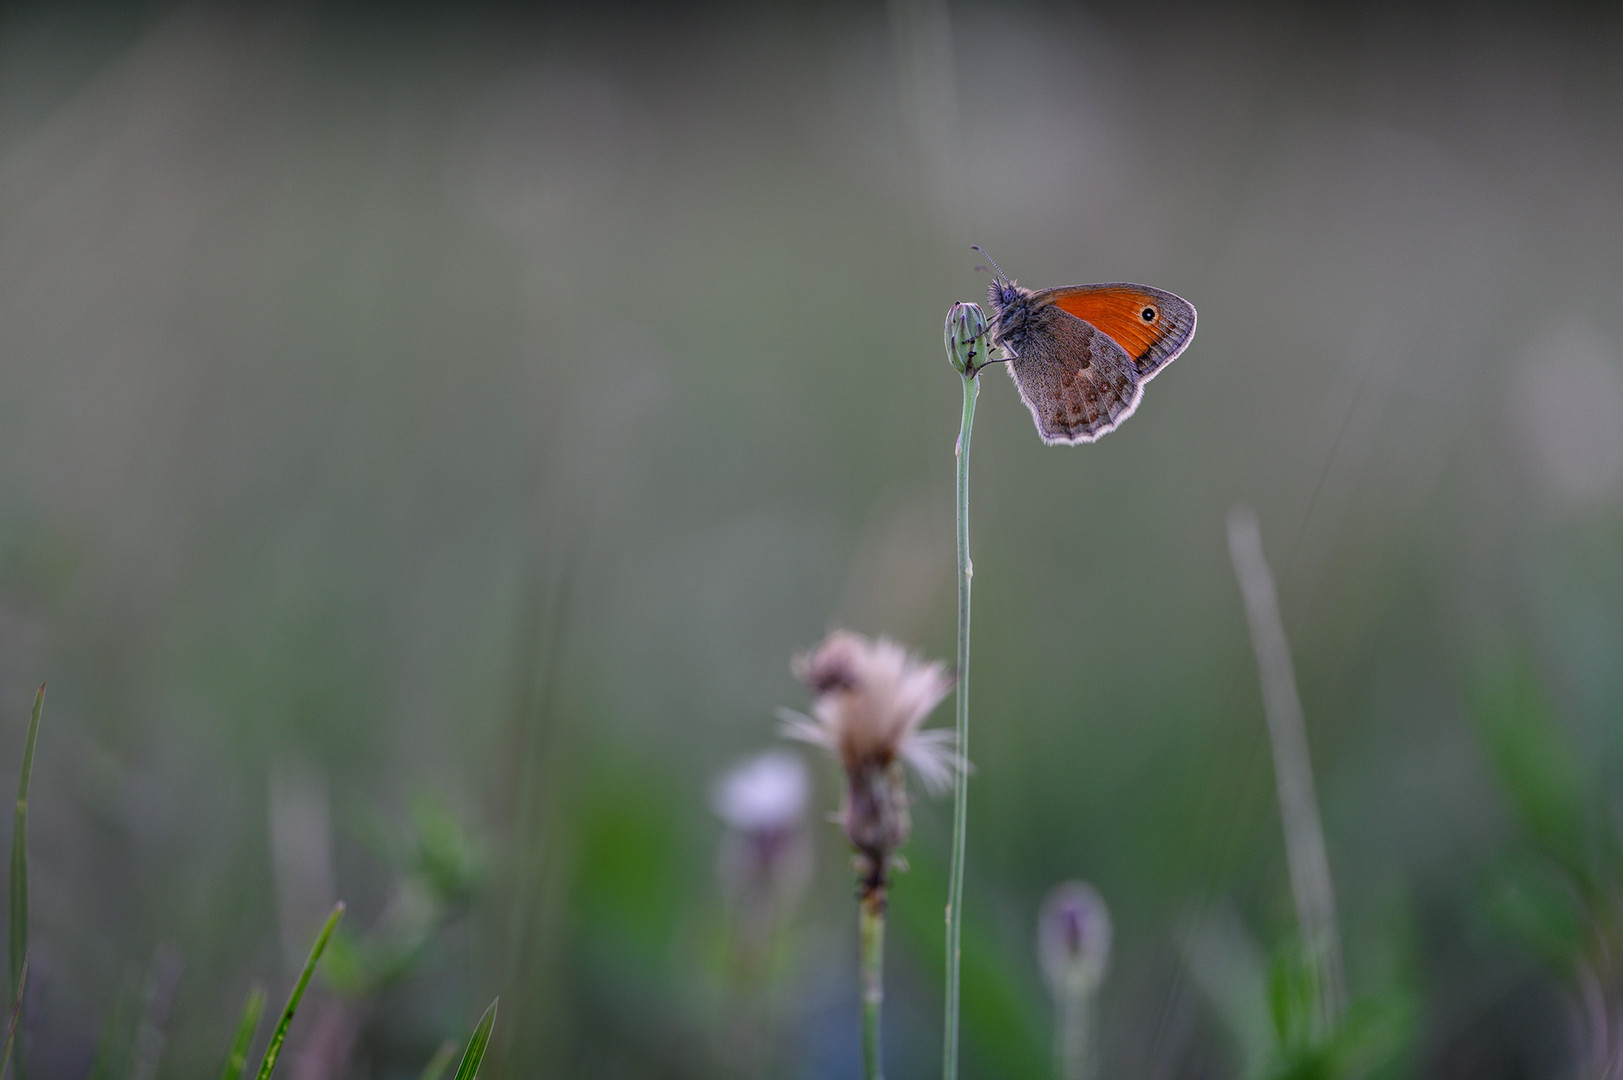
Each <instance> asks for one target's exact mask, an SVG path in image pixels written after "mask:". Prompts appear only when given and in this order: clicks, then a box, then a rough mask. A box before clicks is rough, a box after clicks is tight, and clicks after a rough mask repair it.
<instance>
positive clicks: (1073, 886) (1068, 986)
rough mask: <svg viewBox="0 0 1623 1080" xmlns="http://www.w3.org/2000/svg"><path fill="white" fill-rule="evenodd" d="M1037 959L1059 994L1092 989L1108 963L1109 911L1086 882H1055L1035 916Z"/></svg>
mask: <svg viewBox="0 0 1623 1080" xmlns="http://www.w3.org/2000/svg"><path fill="white" fill-rule="evenodd" d="M1037 959H1038V960H1039V961H1040V962H1041V963H1042V968H1043V974H1044V975H1045V976H1047V978H1048V983H1049V985H1050V986H1051V987H1052V988H1053V990H1054V992H1055V993H1056V994H1059V995H1066V996H1068V995H1071V994H1081V993H1091V992H1092V991H1093V990H1095V989H1096V988H1097V987H1098V985H1099V983H1100V981H1101V980H1102V979H1103V978H1104V976H1105V969H1106V968H1107V967H1109V965H1110V911H1109V909H1108V908H1106V907H1105V902H1104V898H1103V897H1101V896H1100V895H1099V892H1098V890H1097V889H1095V888H1094V887H1093V886H1092V885H1089V884H1087V883H1086V882H1081V881H1067V882H1065V883H1063V884H1061V885H1056V886H1055V887H1054V888H1053V890H1052V891H1051V892H1049V894H1048V899H1046V900H1045V901H1043V910H1042V914H1041V915H1039V916H1038V919H1037Z"/></svg>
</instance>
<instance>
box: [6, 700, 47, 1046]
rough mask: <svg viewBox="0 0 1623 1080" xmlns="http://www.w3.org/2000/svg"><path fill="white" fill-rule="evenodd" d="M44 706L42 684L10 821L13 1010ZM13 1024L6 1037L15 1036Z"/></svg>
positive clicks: (21, 959)
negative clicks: (30, 794)
mask: <svg viewBox="0 0 1623 1080" xmlns="http://www.w3.org/2000/svg"><path fill="white" fill-rule="evenodd" d="M44 706H45V684H44V683H40V684H39V689H38V690H37V691H35V693H34V711H33V714H32V715H31V716H30V717H29V718H28V741H27V743H25V744H24V746H23V767H22V775H21V777H19V778H18V780H17V811H16V815H15V817H13V818H12V825H11V934H10V940H11V955H10V960H11V983H10V987H11V1007H12V1012H13V1013H16V1012H17V1011H18V1009H19V1007H20V1005H21V1003H22V997H23V986H22V981H23V965H24V963H25V962H26V961H25V958H26V957H27V955H28V785H29V780H30V778H31V777H32V776H33V772H34V742H35V740H36V739H37V738H38V737H39V714H40V710H41V709H43V708H44ZM16 1034H17V1031H16V1027H15V1026H13V1028H12V1033H11V1035H10V1036H9V1037H8V1040H7V1046H8V1047H9V1046H10V1045H11V1043H12V1042H13V1041H15V1040H16ZM22 1055H23V1051H22V1046H21V1045H20V1044H19V1045H18V1046H17V1075H18V1076H19V1077H20V1076H22V1074H23V1063H22Z"/></svg>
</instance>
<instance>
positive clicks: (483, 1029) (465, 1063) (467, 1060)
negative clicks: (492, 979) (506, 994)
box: [456, 998, 501, 1080]
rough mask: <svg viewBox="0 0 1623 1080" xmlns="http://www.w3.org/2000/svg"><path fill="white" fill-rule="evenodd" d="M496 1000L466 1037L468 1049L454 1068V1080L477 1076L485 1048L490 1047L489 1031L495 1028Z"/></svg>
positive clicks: (466, 1079)
mask: <svg viewBox="0 0 1623 1080" xmlns="http://www.w3.org/2000/svg"><path fill="white" fill-rule="evenodd" d="M500 1001H501V998H497V999H496V1000H495V1001H492V1002H491V1003H490V1008H488V1009H486V1010H485V1015H483V1016H481V1017H480V1018H479V1023H478V1025H477V1026H475V1027H474V1029H473V1034H472V1035H470V1036H468V1048H467V1049H466V1050H464V1051H463V1052H462V1064H460V1065H458V1066H457V1067H456V1080H474V1077H476V1076H478V1075H479V1063H480V1062H481V1061H484V1060H485V1047H487V1046H489V1045H490V1030H491V1028H493V1027H495V1026H496V1005H497V1003H498V1002H500Z"/></svg>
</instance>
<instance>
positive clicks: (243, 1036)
mask: <svg viewBox="0 0 1623 1080" xmlns="http://www.w3.org/2000/svg"><path fill="white" fill-rule="evenodd" d="M264 1012H265V991H263V990H261V989H260V988H259V987H257V986H256V987H254V988H253V989H252V990H250V991H248V1004H247V1005H246V1006H244V1007H243V1010H242V1020H241V1021H239V1022H238V1024H237V1037H236V1038H235V1039H233V1040H231V1052H230V1053H229V1054H228V1055H227V1056H226V1059H225V1068H224V1069H222V1070H221V1071H220V1080H242V1077H243V1074H244V1073H246V1072H247V1071H248V1044H249V1043H251V1042H253V1039H254V1032H255V1031H257V1030H258V1029H259V1018H260V1016H261V1015H263V1014H264Z"/></svg>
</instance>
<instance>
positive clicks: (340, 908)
mask: <svg viewBox="0 0 1623 1080" xmlns="http://www.w3.org/2000/svg"><path fill="white" fill-rule="evenodd" d="M343 916H344V902H343V901H342V900H340V901H338V903H337V904H336V905H334V906H333V909H332V914H331V915H328V916H327V921H326V922H325V923H323V924H322V927H321V933H320V934H318V935H316V943H315V945H314V946H312V947H311V949H310V958H309V959H308V960H306V961H305V962H304V970H303V971H301V972H299V981H298V982H296V983H294V984H293V993H292V994H290V995H288V999H287V1006H286V1007H285V1008H283V1009H282V1018H281V1019H280V1020H278V1021H277V1022H276V1030H275V1031H273V1032H271V1037H270V1042H269V1043H268V1044H267V1045H266V1047H265V1057H264V1060H262V1061H261V1062H260V1063H259V1080H270V1074H271V1071H272V1070H273V1069H275V1068H276V1059H277V1057H278V1056H279V1055H280V1054H281V1052H282V1041H283V1040H284V1039H286V1038H287V1028H288V1025H289V1024H291V1023H293V1014H294V1013H295V1012H297V1011H298V1008H299V999H300V998H302V997H304V988H305V987H307V986H309V985H310V976H312V975H314V974H315V973H316V964H317V962H318V961H320V959H321V954H322V953H323V952H325V951H326V950H327V939H328V938H330V937H332V932H333V927H335V926H337V925H338V920H339V919H341V918H343Z"/></svg>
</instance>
